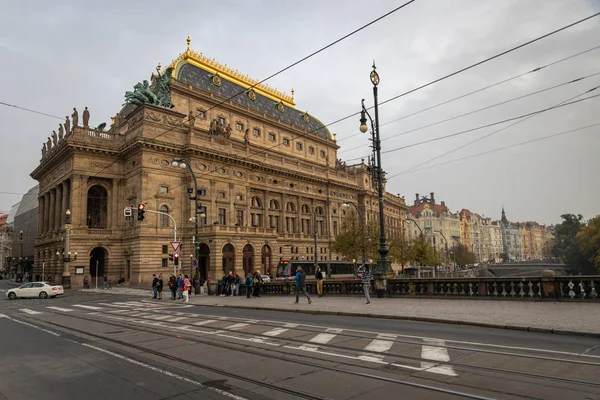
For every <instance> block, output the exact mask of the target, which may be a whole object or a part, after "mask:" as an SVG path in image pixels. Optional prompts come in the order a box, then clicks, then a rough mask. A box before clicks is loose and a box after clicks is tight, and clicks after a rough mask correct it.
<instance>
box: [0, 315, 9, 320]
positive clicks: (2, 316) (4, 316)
mask: <svg viewBox="0 0 600 400" xmlns="http://www.w3.org/2000/svg"><path fill="white" fill-rule="evenodd" d="M0 318H8V316H7V315H4V314H0ZM9 319H10V318H9Z"/></svg>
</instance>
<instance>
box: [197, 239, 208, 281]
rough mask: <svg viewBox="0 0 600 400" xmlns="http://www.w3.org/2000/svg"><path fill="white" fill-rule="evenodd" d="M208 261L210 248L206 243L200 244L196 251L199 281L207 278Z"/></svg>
mask: <svg viewBox="0 0 600 400" xmlns="http://www.w3.org/2000/svg"><path fill="white" fill-rule="evenodd" d="M209 260H210V247H208V246H207V245H206V243H202V244H201V245H200V248H199V249H198V271H199V272H200V279H202V280H206V278H207V277H208V263H209Z"/></svg>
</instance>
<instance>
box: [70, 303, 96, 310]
mask: <svg viewBox="0 0 600 400" xmlns="http://www.w3.org/2000/svg"><path fill="white" fill-rule="evenodd" d="M73 307H79V308H85V309H88V310H102V307H94V306H85V305H83V304H73Z"/></svg>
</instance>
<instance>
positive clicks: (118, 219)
mask: <svg viewBox="0 0 600 400" xmlns="http://www.w3.org/2000/svg"><path fill="white" fill-rule="evenodd" d="M120 182H121V180H120V179H113V180H112V190H111V191H110V196H109V201H110V208H111V210H110V215H111V216H112V219H111V220H110V221H109V225H108V226H107V228H110V229H115V228H119V227H120V226H121V225H122V221H123V218H125V217H124V216H123V214H122V212H123V211H122V210H123V209H120V210H119V199H120V198H121V196H119V190H120V188H119V183H120ZM120 213H121V214H120ZM171 213H173V212H171ZM182 214H183V213H182ZM182 222H183V220H182ZM181 229H182V232H183V225H182V226H181Z"/></svg>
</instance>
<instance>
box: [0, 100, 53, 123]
mask: <svg viewBox="0 0 600 400" xmlns="http://www.w3.org/2000/svg"><path fill="white" fill-rule="evenodd" d="M0 105H3V106H7V107H13V108H17V109H19V110H23V111H28V112H31V113H34V114H39V115H45V116H46V117H50V118H56V119H59V120H61V121H63V120H64V119H63V118H62V117H57V116H56V115H52V114H46V113H44V112H41V111H36V110H32V109H31V108H25V107H21V106H17V105H15V104H10V103H5V102H3V101H0Z"/></svg>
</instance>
